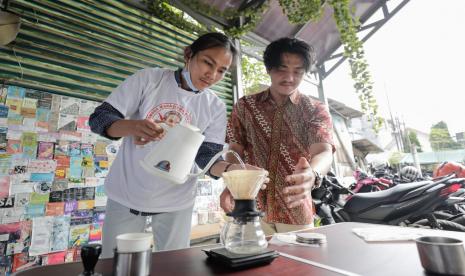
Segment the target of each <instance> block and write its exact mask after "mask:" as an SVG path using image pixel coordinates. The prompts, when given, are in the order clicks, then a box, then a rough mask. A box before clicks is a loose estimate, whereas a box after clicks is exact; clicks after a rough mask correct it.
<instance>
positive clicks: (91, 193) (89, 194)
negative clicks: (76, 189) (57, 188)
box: [81, 187, 95, 200]
mask: <svg viewBox="0 0 465 276" xmlns="http://www.w3.org/2000/svg"><path fill="white" fill-rule="evenodd" d="M81 191H82V200H94V198H95V188H94V187H85V188H81Z"/></svg>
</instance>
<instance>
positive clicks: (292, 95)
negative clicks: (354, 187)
mask: <svg viewBox="0 0 465 276" xmlns="http://www.w3.org/2000/svg"><path fill="white" fill-rule="evenodd" d="M312 56H313V49H312V47H311V46H310V45H308V44H307V43H305V42H304V41H301V40H298V39H294V38H282V39H279V40H277V41H274V42H272V43H271V44H270V45H268V47H267V48H266V50H265V53H264V62H265V67H266V69H267V72H268V74H269V76H270V78H271V86H270V88H269V89H267V90H265V91H263V92H261V93H258V94H255V95H250V96H245V97H243V98H241V99H240V100H239V101H238V102H237V103H236V104H235V106H234V109H233V112H232V114H231V118H230V120H229V122H228V132H227V142H228V143H229V146H230V148H231V149H232V150H234V151H236V152H238V153H239V155H241V157H243V159H244V162H246V163H249V164H251V165H255V166H258V167H261V168H264V169H266V170H268V171H269V177H270V182H269V183H268V185H267V188H266V189H265V190H262V191H260V193H259V195H258V207H259V208H260V209H261V210H262V211H264V212H265V217H263V218H262V227H263V229H264V231H265V233H267V234H271V233H274V232H288V231H294V230H300V229H305V228H309V227H312V226H313V208H312V206H313V205H312V198H311V190H312V188H313V187H316V186H317V185H319V181H320V180H321V176H322V175H325V174H326V173H327V172H328V170H329V169H330V166H331V163H332V160H333V152H334V146H333V142H332V123H331V118H330V115H329V113H328V109H327V107H326V106H325V105H324V104H322V103H321V102H319V101H316V100H313V99H312V98H311V97H310V96H307V95H303V94H301V93H300V92H299V90H298V86H299V84H300V83H301V82H302V79H303V76H304V74H305V73H306V72H308V71H309V70H310V67H311V64H312V62H313V58H312ZM228 161H234V159H233V158H232V157H231V160H228ZM236 162H237V161H236ZM233 206H234V201H233V199H232V197H231V195H230V193H229V191H228V190H227V189H225V191H223V193H222V195H221V207H222V208H223V209H224V210H225V211H226V212H229V211H230V210H231V209H232V208H233Z"/></svg>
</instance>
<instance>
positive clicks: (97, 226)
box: [89, 223, 103, 242]
mask: <svg viewBox="0 0 465 276" xmlns="http://www.w3.org/2000/svg"><path fill="white" fill-rule="evenodd" d="M102 228H103V223H92V224H91V225H90V232H89V242H95V241H100V240H102Z"/></svg>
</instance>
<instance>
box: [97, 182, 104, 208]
mask: <svg viewBox="0 0 465 276" xmlns="http://www.w3.org/2000/svg"><path fill="white" fill-rule="evenodd" d="M106 205H107V195H106V194H105V189H104V186H103V185H100V186H97V187H95V206H96V207H97V206H106Z"/></svg>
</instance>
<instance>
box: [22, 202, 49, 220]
mask: <svg viewBox="0 0 465 276" xmlns="http://www.w3.org/2000/svg"><path fill="white" fill-rule="evenodd" d="M44 215H45V204H32V203H29V204H28V205H27V206H26V217H27V218H34V217H43V216H44Z"/></svg>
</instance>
